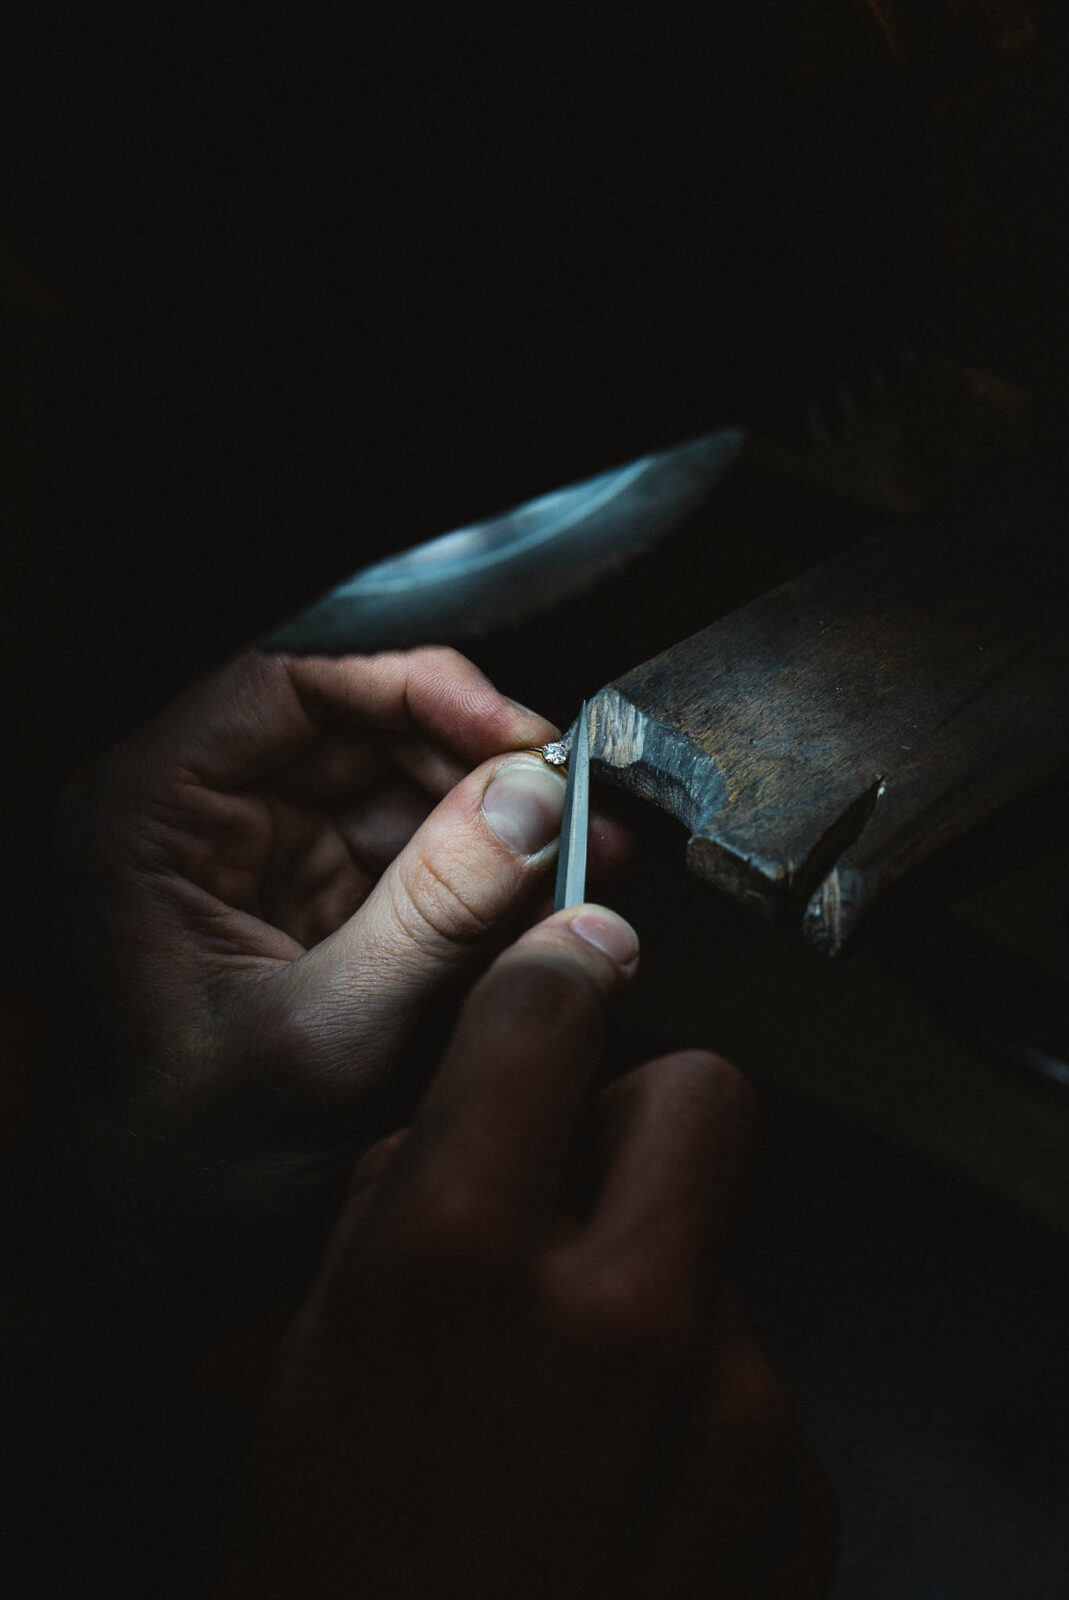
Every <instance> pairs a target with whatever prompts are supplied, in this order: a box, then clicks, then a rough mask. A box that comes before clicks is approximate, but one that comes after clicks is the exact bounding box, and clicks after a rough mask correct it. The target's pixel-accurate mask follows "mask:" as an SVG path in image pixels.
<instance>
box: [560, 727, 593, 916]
mask: <svg viewBox="0 0 1069 1600" xmlns="http://www.w3.org/2000/svg"><path fill="white" fill-rule="evenodd" d="M589 820H590V734H589V732H588V729H587V719H586V701H585V700H584V701H583V704H582V707H581V708H580V711H579V721H578V723H577V724H576V729H575V738H574V739H573V740H572V748H571V753H570V755H569V757H568V786H567V789H566V790H565V793H564V818H563V821H562V822H561V830H560V857H559V859H558V861H557V889H556V893H555V895H554V897H553V909H554V911H566V910H567V908H568V907H569V906H580V905H582V903H583V901H584V900H585V899H586V839H587V827H588V823H589Z"/></svg>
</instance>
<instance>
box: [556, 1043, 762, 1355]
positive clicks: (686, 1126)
mask: <svg viewBox="0 0 1069 1600" xmlns="http://www.w3.org/2000/svg"><path fill="white" fill-rule="evenodd" d="M592 1117H593V1119H594V1122H595V1127H596V1130H597V1135H598V1142H599V1145H600V1149H599V1151H598V1160H599V1164H600V1165H601V1167H602V1171H603V1177H602V1182H601V1189H600V1194H599V1196H598V1199H597V1201H596V1203H595V1205H594V1209H593V1211H592V1213H591V1215H590V1218H589V1221H588V1223H587V1226H586V1228H585V1230H584V1231H583V1233H582V1235H581V1236H580V1238H579V1239H578V1240H577V1242H576V1243H575V1245H574V1246H573V1247H572V1248H573V1249H575V1250H576V1251H577V1252H578V1253H579V1254H580V1255H581V1257H582V1258H583V1262H584V1270H586V1271H588V1272H593V1273H598V1272H603V1271H605V1270H606V1268H608V1270H610V1271H611V1270H614V1264H621V1263H628V1264H629V1266H628V1268H627V1270H629V1271H638V1272H639V1273H640V1274H641V1276H642V1278H643V1281H644V1283H645V1286H646V1292H647V1293H648V1294H649V1296H650V1297H651V1299H654V1300H656V1299H662V1300H663V1301H664V1302H665V1303H671V1301H672V1300H677V1301H678V1302H679V1304H680V1310H681V1314H682V1315H683V1317H684V1319H685V1320H686V1321H687V1322H688V1323H690V1322H691V1321H694V1324H695V1330H696V1328H697V1323H698V1322H699V1321H700V1320H701V1313H702V1310H703V1297H704V1299H705V1300H707V1299H708V1291H709V1289H710V1287H711V1286H712V1285H713V1284H714V1282H715V1279H714V1276H713V1272H712V1268H713V1265H714V1263H715V1257H716V1254H717V1251H718V1249H719V1246H720V1243H721V1240H722V1237H723V1234H724V1230H725V1227H726V1225H727V1222H728V1219H729V1217H730V1215H731V1212H732V1209H733V1207H734V1204H735V1199H736V1195H737V1191H738V1187H739V1183H740V1180H741V1176H742V1172H743V1167H744V1164H745V1158H746V1152H747V1149H748V1146H749V1143H750V1140H751V1137H752V1134H753V1128H754V1123H755V1110H754V1101H753V1097H752V1094H751V1092H750V1090H749V1088H748V1086H747V1084H746V1082H745V1080H744V1079H743V1078H742V1077H741V1076H740V1074H739V1073H738V1072H736V1070H735V1068H734V1067H732V1066H730V1065H729V1064H728V1063H727V1062H726V1061H722V1060H721V1059H720V1058H719V1057H718V1056H714V1055H710V1054H708V1053H707V1052H705V1051H697V1050H693V1051H680V1052H679V1053H678V1054H676V1055H672V1056H666V1057H663V1058H662V1059H660V1060H657V1061H651V1062H648V1063H647V1064H646V1065H645V1066H643V1067H640V1068H638V1069H637V1070H636V1071H634V1072H631V1073H628V1074H627V1076H626V1077H624V1078H621V1079H619V1080H618V1081H617V1082H616V1083H614V1084H612V1085H611V1086H610V1087H609V1088H608V1089H606V1090H605V1091H603V1093H602V1094H601V1095H599V1096H598V1099H597V1101H596V1102H595V1104H594V1107H593V1108H592ZM705 1309H706V1310H707V1309H708V1306H705Z"/></svg>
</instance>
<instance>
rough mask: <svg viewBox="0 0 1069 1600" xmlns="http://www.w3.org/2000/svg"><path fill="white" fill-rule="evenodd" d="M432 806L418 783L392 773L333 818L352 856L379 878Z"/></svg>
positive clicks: (337, 808) (338, 809) (335, 813)
mask: <svg viewBox="0 0 1069 1600" xmlns="http://www.w3.org/2000/svg"><path fill="white" fill-rule="evenodd" d="M432 805H433V802H432V801H431V800H430V799H429V798H428V796H427V794H426V793H425V792H424V790H423V789H421V788H420V787H419V785H418V784H416V783H413V782H412V780H411V779H410V778H406V777H404V776H403V775H402V774H400V773H391V774H390V775H389V776H388V777H385V778H381V779H380V780H379V782H378V783H376V784H375V785H374V786H373V787H372V788H371V789H369V790H368V791H367V792H366V793H365V794H362V795H360V797H359V798H358V799H357V800H356V801H354V802H353V803H352V804H350V805H345V806H339V807H336V808H335V809H334V811H333V813H332V815H333V818H334V822H335V825H336V827H337V828H338V831H339V832H340V834H341V836H342V838H343V839H344V840H345V843H346V845H347V846H348V849H349V851H350V853H351V854H352V856H353V857H354V858H355V860H357V861H358V862H359V863H360V865H361V866H362V867H363V868H364V869H365V870H366V871H367V872H368V873H369V874H371V875H372V876H373V877H378V876H379V874H380V873H381V872H383V870H384V869H385V868H386V867H387V866H389V864H390V862H391V861H392V860H393V859H394V857H395V856H397V855H399V854H400V853H401V851H402V850H403V849H404V848H405V846H406V845H407V844H408V842H409V840H410V839H411V838H412V836H413V835H414V834H415V833H416V832H417V830H418V829H419V828H421V827H422V826H423V824H424V823H425V822H426V820H427V817H428V816H429V814H430V812H431V810H432Z"/></svg>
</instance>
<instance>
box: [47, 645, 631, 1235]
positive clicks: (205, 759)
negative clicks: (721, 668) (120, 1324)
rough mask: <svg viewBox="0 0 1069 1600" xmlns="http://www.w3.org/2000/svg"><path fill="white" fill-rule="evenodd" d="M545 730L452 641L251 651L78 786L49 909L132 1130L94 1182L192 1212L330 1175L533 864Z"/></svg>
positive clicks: (245, 1204) (148, 1207)
mask: <svg viewBox="0 0 1069 1600" xmlns="http://www.w3.org/2000/svg"><path fill="white" fill-rule="evenodd" d="M553 733H554V729H553V727H552V725H551V724H550V723H548V722H546V721H544V720H543V719H542V718H541V717H538V716H536V715H535V714H534V713H533V712H530V711H526V710H524V709H523V708H521V707H518V706H516V705H515V704H513V703H512V702H511V701H509V700H507V699H506V698H505V697H504V696H502V695H500V694H499V693H498V692H497V691H496V690H495V689H494V688H493V687H492V685H491V684H490V683H489V682H488V681H487V680H486V679H485V678H484V677H483V675H482V674H481V673H480V672H479V671H478V669H477V668H476V667H474V666H473V665H472V664H471V663H470V662H468V661H465V660H464V659H463V658H462V657H460V656H458V655H457V654H456V653H455V652H453V651H451V650H444V649H426V650H416V651H412V652H410V653H407V654H390V655H383V656H374V657H368V658H359V657H354V658H348V659H345V660H327V659H307V660H296V659H288V658H285V657H282V656H277V655H276V656H271V655H249V656H246V657H244V658H242V659H241V660H239V661H238V662H236V663H235V664H233V665H232V666H230V667H229V668H228V669H227V670H225V671H224V672H222V673H221V674H220V675H219V676H218V677H216V678H215V679H213V680H211V681H209V682H206V683H203V684H200V685H198V686H197V687H195V688H194V689H192V690H190V691H189V692H188V693H187V694H185V695H184V696H182V698H181V699H179V700H178V701H177V702H176V703H175V705H173V706H172V707H171V708H170V709H169V710H168V711H167V712H166V713H165V714H164V715H163V716H162V717H160V718H159V719H158V720H157V721H156V722H155V723H153V724H151V725H150V726H149V727H147V728H145V729H144V730H142V731H141V732H140V733H138V734H136V735H135V736H134V737H133V738H131V739H130V740H129V741H127V742H126V743H125V744H124V745H122V746H120V747H119V748H118V749H117V750H115V751H112V752H110V753H109V754H108V755H106V756H105V757H103V758H102V759H101V760H100V761H98V762H97V763H96V764H95V765H94V766H93V767H91V768H90V769H88V771H87V772H86V773H85V774H83V775H82V776H81V777H80V778H79V779H78V780H76V782H75V783H74V785H73V786H72V788H71V790H70V791H69V793H68V795H67V797H66V800H65V802H64V804H63V806H62V807H61V811H60V816H59V828H58V838H59V844H60V855H61V865H62V871H63V879H64V887H65V891H66V894H67V900H68V903H67V906H66V909H65V914H64V917H63V927H64V932H65V937H66V944H67V951H68V962H69V966H70V969H71V971H72V972H73V975H74V979H75V980H76V981H77V983H78V985H79V988H80V1012H81V1016H82V1018H83V1019H84V1018H85V1017H91V1018H92V1019H93V1024H94V1027H95V1031H96V1036H97V1040H98V1051H97V1053H98V1055H99V1056H100V1058H101V1061H102V1063H103V1066H104V1071H103V1073H102V1074H101V1077H100V1081H99V1082H98V1083H97V1085H96V1086H95V1090H94V1089H91V1090H90V1094H92V1093H93V1092H99V1090H100V1087H101V1084H102V1083H106V1084H108V1085H110V1086H111V1090H112V1093H113V1097H114V1099H115V1101H116V1105H115V1107H114V1109H113V1110H112V1112H111V1113H110V1114H102V1113H99V1112H96V1113H95V1119H96V1124H97V1125H105V1124H109V1123H110V1126H111V1127H112V1128H113V1129H114V1130H115V1131H116V1135H117V1136H118V1137H122V1138H125V1139H126V1141H127V1142H126V1147H125V1150H124V1151H120V1152H116V1150H115V1149H114V1148H107V1149H105V1150H103V1151H102V1153H101V1154H100V1156H99V1166H100V1173H99V1175H98V1176H99V1182H100V1183H101V1184H107V1183H109V1182H111V1183H112V1184H113V1185H115V1186H116V1189H117V1191H120V1192H121V1193H120V1198H121V1195H122V1194H126V1193H128V1192H129V1191H130V1190H131V1189H132V1190H133V1191H134V1193H135V1196H136V1207H135V1209H139V1208H142V1207H143V1208H144V1210H145V1211H146V1213H147V1212H150V1211H152V1210H153V1208H154V1207H155V1210H156V1211H158V1212H160V1213H161V1214H162V1213H167V1212H169V1213H171V1214H172V1215H173V1214H174V1213H176V1212H178V1211H180V1210H181V1208H182V1207H183V1206H184V1205H186V1206H188V1207H190V1208H191V1220H193V1221H199V1222H200V1223H201V1224H204V1223H208V1224H209V1225H210V1224H212V1223H213V1220H214V1219H215V1218H216V1217H217V1216H218V1217H223V1216H225V1215H227V1214H230V1215H235V1214H239V1213H240V1214H241V1215H242V1216H249V1217H252V1216H257V1215H259V1214H260V1213H261V1212H262V1213H263V1215H264V1216H265V1217H268V1218H272V1217H274V1218H277V1219H282V1218H284V1217H285V1215H286V1214H287V1210H288V1208H289V1207H290V1205H291V1203H292V1197H293V1195H294V1193H300V1192H303V1191H305V1190H307V1189H309V1188H311V1189H315V1188H316V1186H317V1185H319V1184H320V1183H321V1182H323V1181H325V1180H326V1179H327V1178H328V1177H329V1176H330V1175H332V1174H336V1173H340V1174H341V1175H342V1176H343V1177H344V1174H345V1173H346V1172H347V1171H348V1169H349V1167H350V1166H351V1163H352V1159H353V1154H354V1150H358V1149H359V1148H361V1145H362V1143H363V1144H366V1143H367V1142H369V1138H370V1136H371V1135H369V1132H368V1130H369V1128H373V1127H374V1122H373V1108H374V1106H375V1105H376V1103H377V1099H378V1097H379V1096H380V1095H381V1093H382V1092H383V1090H384V1088H385V1087H387V1086H389V1085H390V1084H391V1082H392V1080H393V1079H394V1077H395V1076H396V1074H397V1072H398V1070H399V1062H400V1058H401V1054H402V1051H403V1049H404V1046H405V1044H406V1041H407V1040H408V1039H409V1037H410V1035H411V1032H412V1029H413V1027H414V1025H415V1024H416V1023H417V1021H418V1020H419V1018H420V1016H421V1015H422V1014H423V1012H424V1011H425V1008H426V1007H427V1006H428V1005H429V1003H430V1002H431V1001H432V1000H433V999H435V998H436V997H437V996H439V995H440V994H441V993H442V992H443V991H444V990H446V989H447V988H448V987H449V986H450V985H452V984H454V983H455V982H456V980H457V979H458V978H459V977H460V976H461V975H462V974H463V973H464V972H465V971H466V970H467V969H468V968H469V967H470V965H471V963H472V962H473V960H474V959H475V958H476V957H477V956H478V955H479V953H480V952H481V951H487V950H489V949H491V948H492V945H493V942H494V940H495V939H500V938H501V936H502V934H503V931H504V930H505V929H506V928H507V927H508V926H509V924H510V921H511V920H512V919H514V918H515V917H516V915H517V913H518V912H519V911H520V909H521V908H522V907H523V906H524V905H525V903H527V902H529V900H530V897H531V895H532V892H533V891H534V890H535V889H536V888H537V887H538V885H540V884H542V883H543V882H544V880H545V877H546V875H547V871H548V869H549V866H550V864H551V862H552V859H553V857H554V855H555V852H556V845H557V835H558V830H559V825H560V815H561V806H562V798H563V790H564V784H563V781H562V779H561V777H560V775H559V774H557V773H555V772H554V771H553V770H552V769H550V768H548V767H547V766H546V765H545V764H544V763H543V762H542V760H541V759H540V757H538V756H537V755H530V754H527V755H523V754H516V753H515V752H516V750H517V747H522V746H537V745H540V744H541V743H543V742H544V741H545V740H546V739H548V738H550V737H551V736H552V735H553ZM508 752H512V753H508ZM473 763H481V765H478V766H476V767H475V770H474V771H472V770H471V768H472V765H473ZM619 840H620V835H619V833H618V832H617V833H615V834H613V832H612V831H611V829H603V830H602V832H601V846H602V848H601V857H602V859H603V860H604V858H605V856H606V855H607V854H608V855H611V854H612V852H613V849H614V848H615V847H618V845H619ZM597 844H598V841H597V839H596V840H595V848H596V847H597ZM380 1131H381V1130H380ZM131 1161H136V1162H140V1170H139V1172H138V1173H137V1174H136V1175H135V1176H134V1177H132V1178H131V1177H130V1176H129V1173H128V1166H129V1162H131ZM157 1191H158V1200H156V1201H154V1200H153V1198H152V1197H153V1196H154V1195H155V1194H156V1193H157ZM126 1210H127V1211H128V1212H129V1210H130V1206H129V1204H128V1203H127V1205H126ZM199 1242H200V1244H201V1246H202V1247H203V1248H205V1249H209V1248H210V1247H211V1244H212V1242H213V1241H212V1235H211V1234H210V1233H203V1230H202V1237H201V1239H200V1241H199Z"/></svg>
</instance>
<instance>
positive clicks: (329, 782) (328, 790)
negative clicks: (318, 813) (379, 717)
mask: <svg viewBox="0 0 1069 1600" xmlns="http://www.w3.org/2000/svg"><path fill="white" fill-rule="evenodd" d="M395 769H400V771H401V772H402V773H404V774H407V775H408V776H409V777H410V778H412V779H413V780H414V781H415V782H416V783H417V784H418V785H419V787H420V788H421V789H422V790H423V791H424V792H425V793H426V794H427V795H429V796H433V798H434V799H435V800H440V799H441V798H442V796H443V795H445V794H448V793H449V790H450V789H452V788H453V787H454V785H455V784H458V783H459V782H460V781H461V779H462V778H464V777H465V776H466V775H467V773H468V772H470V770H471V762H470V761H462V760H461V759H460V758H459V757H458V756H456V755H453V754H451V753H450V752H449V751H448V750H446V749H444V748H443V747H442V746H441V745H440V744H437V743H435V741H434V740H433V739H430V738H426V737H423V736H422V735H419V734H414V733H408V734H391V733H383V732H379V731H376V730H374V729H371V728H369V727H367V726H366V725H353V726H352V727H349V728H347V729H345V730H343V731H341V732H338V733H329V732H321V733H320V735H319V737H318V738H317V739H315V740H314V741H313V742H312V744H310V745H309V746H308V747H307V749H303V750H302V751H301V752H300V754H299V755H298V756H296V757H295V758H294V760H292V761H287V762H285V763H284V764H283V765H282V766H281V767H279V768H277V769H276V770H275V771H274V772H272V773H271V775H270V778H269V780H268V781H269V786H270V790H271V793H272V794H276V795H280V796H282V797H283V798H285V799H287V800H294V801H299V802H301V803H303V804H305V805H308V804H320V805H322V804H329V803H330V802H332V801H338V800H342V799H345V798H347V797H351V796H352V795H354V794H358V793H359V792H360V791H361V790H363V789H365V788H367V787H368V786H369V785H371V784H374V783H376V782H379V781H381V780H382V778H383V777H385V776H389V774H390V773H391V772H393V771H394V770H395Z"/></svg>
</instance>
